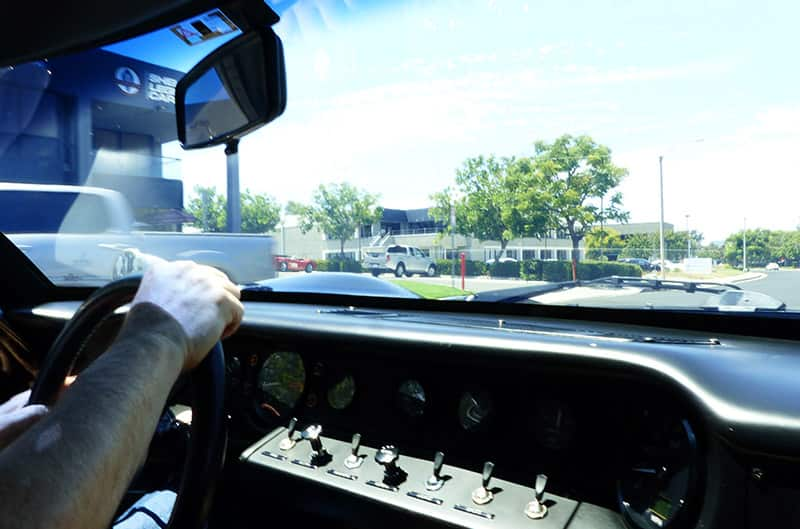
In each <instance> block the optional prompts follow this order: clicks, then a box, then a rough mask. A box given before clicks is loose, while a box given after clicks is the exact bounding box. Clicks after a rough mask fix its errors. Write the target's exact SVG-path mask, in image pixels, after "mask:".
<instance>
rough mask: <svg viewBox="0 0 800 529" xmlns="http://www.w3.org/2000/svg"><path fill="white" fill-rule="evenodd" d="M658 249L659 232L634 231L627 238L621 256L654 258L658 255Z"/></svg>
mask: <svg viewBox="0 0 800 529" xmlns="http://www.w3.org/2000/svg"><path fill="white" fill-rule="evenodd" d="M658 249H659V241H658V234H653V233H634V234H631V235H628V236H627V237H626V238H625V247H624V248H623V249H622V252H621V253H620V255H619V256H620V257H638V258H640V259H653V258H657V257H658Z"/></svg>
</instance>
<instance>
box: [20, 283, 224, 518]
mask: <svg viewBox="0 0 800 529" xmlns="http://www.w3.org/2000/svg"><path fill="white" fill-rule="evenodd" d="M140 281H141V277H126V278H124V279H120V280H117V281H113V282H111V283H108V284H107V285H105V286H104V287H102V288H99V289H98V290H96V291H95V292H94V293H93V294H92V295H91V296H90V297H89V299H87V300H86V301H85V302H84V303H83V305H81V306H80V308H79V309H78V310H77V312H75V314H74V316H73V317H72V319H71V320H70V321H69V322H67V324H66V325H65V326H64V328H63V329H62V330H61V333H60V334H59V335H58V337H57V338H56V340H55V342H54V343H53V345H52V347H51V348H50V351H48V353H47V356H46V358H45V360H44V363H43V366H42V369H41V370H40V371H39V376H38V377H37V378H36V381H35V383H34V385H33V389H32V391H31V398H30V403H31V404H47V405H50V404H52V403H53V402H54V401H55V399H56V397H57V396H58V393H59V392H60V390H61V388H62V386H63V384H64V379H65V378H66V377H67V375H69V373H70V371H71V370H72V368H73V365H74V364H75V361H76V359H77V358H78V354H79V353H80V351H81V349H82V347H83V345H84V343H85V342H86V339H87V337H89V336H90V335H91V333H92V332H93V331H94V329H95V328H96V327H97V326H98V325H99V324H100V323H101V322H102V321H103V320H104V319H106V318H107V317H109V316H111V315H112V314H113V313H114V311H115V310H116V309H118V308H119V307H121V306H123V305H125V304H126V303H129V302H130V301H131V300H132V299H133V297H134V295H135V294H136V290H137V289H138V287H139V283H140ZM188 377H189V380H188V387H189V389H190V394H191V405H192V424H191V430H190V432H191V438H190V441H189V445H188V449H187V455H186V459H185V461H184V463H183V475H182V477H181V482H180V488H179V490H178V495H177V498H176V499H175V505H174V507H173V509H172V516H171V517H170V519H169V524H168V527H169V528H171V529H184V528H185V529H194V528H198V527H201V525H202V524H203V522H204V521H205V519H206V517H207V516H208V512H209V510H210V508H211V502H212V499H213V496H214V488H215V484H216V481H217V477H218V474H219V472H220V470H221V469H222V464H223V461H224V457H225V445H226V442H227V432H226V429H225V423H224V398H225V359H224V355H223V352H222V344H220V343H219V342H217V344H216V345H215V346H214V347H213V348H212V349H211V352H210V353H209V354H208V356H206V358H205V359H204V360H203V361H202V362H201V363H200V365H199V366H197V367H196V368H195V369H194V370H192V371H191V372H190V373H189V374H188Z"/></svg>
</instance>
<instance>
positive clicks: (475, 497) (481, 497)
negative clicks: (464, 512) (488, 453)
mask: <svg viewBox="0 0 800 529" xmlns="http://www.w3.org/2000/svg"><path fill="white" fill-rule="evenodd" d="M492 472H494V463H492V462H491V461H487V462H486V463H484V464H483V475H482V476H481V486H480V487H478V488H477V489H475V490H473V491H472V503H475V504H476V505H486V504H487V503H489V502H490V501H492V499H494V495H493V494H492V491H491V490H489V481H491V479H492Z"/></svg>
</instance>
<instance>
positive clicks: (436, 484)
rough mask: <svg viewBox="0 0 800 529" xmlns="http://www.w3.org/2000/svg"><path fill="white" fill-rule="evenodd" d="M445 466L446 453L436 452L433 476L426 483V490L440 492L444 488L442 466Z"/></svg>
mask: <svg viewBox="0 0 800 529" xmlns="http://www.w3.org/2000/svg"><path fill="white" fill-rule="evenodd" d="M443 464H444V453H443V452H436V455H435V456H434V457H433V474H431V477H429V478H428V480H427V481H426V482H425V488H426V489H428V490H439V489H441V488H442V486H444V480H443V479H442V476H441V473H442V465H443Z"/></svg>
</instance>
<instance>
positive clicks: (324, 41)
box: [111, 0, 800, 242]
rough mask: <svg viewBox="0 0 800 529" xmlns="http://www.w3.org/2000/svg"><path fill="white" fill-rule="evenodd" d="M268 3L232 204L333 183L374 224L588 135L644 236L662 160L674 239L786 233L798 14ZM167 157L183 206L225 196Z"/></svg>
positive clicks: (668, 6)
mask: <svg viewBox="0 0 800 529" xmlns="http://www.w3.org/2000/svg"><path fill="white" fill-rule="evenodd" d="M270 3H271V4H272V5H273V6H274V8H275V10H276V11H277V12H278V13H279V14H280V15H281V18H282V20H281V22H279V23H278V24H277V25H276V27H275V30H276V32H277V33H278V34H279V36H280V37H281V38H282V40H283V43H284V47H285V53H286V68H287V84H288V105H287V109H286V112H285V113H284V115H283V116H281V117H280V118H279V119H278V120H277V121H275V122H273V123H271V124H269V125H267V126H266V127H264V128H262V129H260V130H258V131H256V132H255V133H253V134H251V135H250V136H248V137H246V138H244V139H243V140H242V142H241V145H240V179H241V183H242V187H243V188H247V189H250V190H252V191H255V192H265V193H269V194H271V195H273V196H275V197H276V198H277V199H278V200H279V201H280V202H282V203H285V202H287V201H289V200H296V201H300V202H308V201H309V200H310V197H311V194H312V192H313V190H314V188H316V187H317V186H318V185H319V184H320V183H332V182H343V181H347V182H350V183H352V184H354V185H356V186H358V187H360V188H362V189H364V190H367V191H369V192H372V193H376V194H378V195H380V203H381V205H383V206H384V207H390V208H419V207H425V206H427V205H429V204H430V200H429V196H430V195H431V194H432V193H434V192H436V191H440V190H442V189H444V188H445V187H447V186H448V185H450V184H451V183H452V181H453V179H454V176H455V171H456V169H457V168H458V167H459V166H460V165H461V164H462V162H463V161H464V160H465V159H466V158H468V157H472V156H477V155H481V154H484V155H486V154H495V155H498V156H511V155H515V156H524V155H529V154H532V152H533V142H534V141H536V140H547V141H549V140H552V139H554V138H556V137H557V136H559V135H561V134H564V133H570V134H574V135H578V134H589V135H590V136H592V137H593V138H594V139H595V140H596V141H597V142H599V143H602V144H605V145H607V146H608V147H609V148H611V150H612V153H613V159H614V161H615V163H616V164H617V165H620V166H622V167H625V168H627V169H628V171H629V175H628V176H627V178H626V179H625V180H624V181H623V183H622V185H621V186H620V188H619V190H620V191H621V192H622V193H623V198H624V206H625V208H626V209H627V210H628V211H629V212H630V221H631V222H654V221H657V220H658V215H659V193H658V189H659V188H658V184H659V163H658V159H659V156H663V160H664V161H663V174H664V203H665V217H666V219H665V220H666V221H667V222H669V223H673V224H674V225H675V226H676V228H677V229H685V227H686V224H687V220H688V223H689V227H690V229H692V230H697V231H699V232H701V233H703V234H704V235H705V241H706V242H709V241H716V240H722V239H724V238H725V237H726V236H727V235H728V234H730V233H731V232H734V231H737V230H739V229H741V227H742V225H743V224H744V223H745V218H746V219H747V220H746V223H747V227H748V228H750V227H764V228H770V229H794V228H795V227H796V226H798V225H799V224H800V208H798V207H797V206H796V204H797V201H798V200H797V197H798V195H799V194H800V193H798V192H800V183H798V178H797V177H798V164H797V163H796V161H795V158H796V153H800V148H799V147H800V145H798V140H800V95H798V94H799V93H800V91H798V88H800V69H798V67H797V66H796V64H797V62H798V61H797V57H796V55H797V52H798V50H800V46H799V45H800V32H797V30H796V22H797V20H800V3H798V2H794V1H784V2H770V1H766V2H759V3H754V2H732V1H728V0H726V1H701V0H691V1H682V0H678V1H648V2H636V1H625V0H609V1H603V0H590V1H578V2H533V1H523V0H508V1H501V0H496V1H493V0H474V1H473V0H458V1H456V0H448V1H422V0H419V1H413V0H412V1H408V2H379V1H360V0H327V1H326V0H317V1H312V2H306V1H304V0H299V1H296V2H293V1H282V2H270ZM171 38H172V39H173V40H174V37H171ZM146 39H149V40H137V41H136V42H132V43H127V44H126V43H123V44H120V45H117V46H116V47H112V48H111V49H114V51H117V52H120V53H124V54H128V55H131V56H135V57H137V58H141V59H143V60H150V61H151V62H158V63H160V64H163V65H166V66H170V67H175V68H178V69H181V70H186V69H188V68H189V67H190V66H191V65H192V64H193V63H194V62H196V61H197V59H199V58H200V56H201V55H202V54H205V53H208V51H210V49H212V48H213V47H215V46H217V45H219V44H220V43H221V42H222V39H217V41H218V42H216V41H215V42H212V43H209V44H208V45H203V46H202V47H194V49H192V50H191V54H190V53H189V52H187V51H186V48H187V47H186V46H183V45H182V44H181V43H178V44H181V45H180V46H178V45H175V46H171V47H167V48H165V47H164V46H163V45H162V41H163V39H164V37H163V35H162V36H159V35H152V36H150V37H147V38H146ZM167 49H168V50H169V51H167ZM155 55H157V57H155ZM164 155H165V156H174V157H177V158H181V159H182V160H183V161H182V170H181V171H182V178H183V180H184V189H185V193H186V195H187V198H188V197H189V196H190V195H191V191H192V188H193V187H194V186H195V185H214V186H216V187H217V188H218V189H220V190H222V191H224V189H225V156H224V154H223V152H222V148H221V147H220V148H212V149H207V150H202V151H182V149H181V148H180V146H179V145H177V144H176V143H173V144H168V145H165V146H164ZM687 215H688V216H689V217H688V219H687V217H686V216H687Z"/></svg>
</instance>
